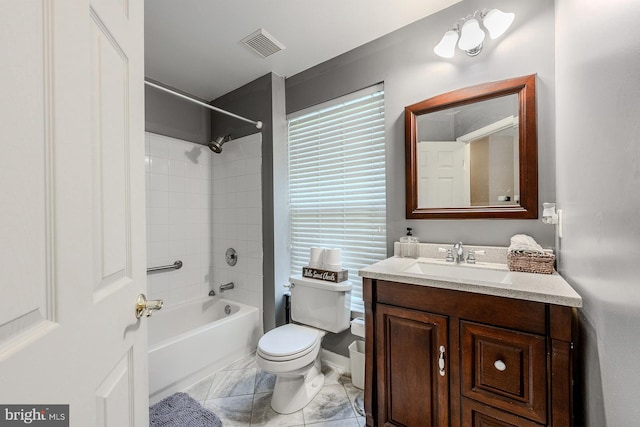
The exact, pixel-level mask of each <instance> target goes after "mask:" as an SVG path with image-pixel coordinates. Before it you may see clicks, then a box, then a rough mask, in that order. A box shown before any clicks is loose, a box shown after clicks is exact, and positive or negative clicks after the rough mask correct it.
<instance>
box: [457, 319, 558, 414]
mask: <svg viewBox="0 0 640 427" xmlns="http://www.w3.org/2000/svg"><path fill="white" fill-rule="evenodd" d="M460 341H461V342H460V345H461V350H462V351H461V353H462V361H461V363H462V378H461V388H462V395H463V396H466V397H469V398H472V399H475V400H477V401H479V402H483V403H486V404H488V405H491V406H494V407H496V408H500V409H504V410H506V411H508V412H511V413H514V414H518V415H521V416H523V417H526V418H528V419H530V420H534V421H537V422H539V423H543V424H544V423H546V420H547V386H546V384H547V368H546V349H545V347H546V346H545V338H544V337H542V336H539V335H533V334H527V333H523V332H518V331H512V330H509V329H503V328H496V327H492V326H487V325H481V324H478V323H472V322H464V321H461V322H460Z"/></svg>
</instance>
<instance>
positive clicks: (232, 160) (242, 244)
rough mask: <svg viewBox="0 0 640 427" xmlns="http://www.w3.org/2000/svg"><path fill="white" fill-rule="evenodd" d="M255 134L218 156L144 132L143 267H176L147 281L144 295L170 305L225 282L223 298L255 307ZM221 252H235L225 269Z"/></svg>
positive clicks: (258, 300)
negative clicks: (229, 284) (233, 260)
mask: <svg viewBox="0 0 640 427" xmlns="http://www.w3.org/2000/svg"><path fill="white" fill-rule="evenodd" d="M261 152H262V150H261V140H260V135H257V136H251V137H247V138H243V139H240V140H237V141H232V142H229V143H227V144H225V146H224V150H223V152H222V154H213V153H212V152H211V151H210V150H209V149H207V148H206V147H204V146H202V145H199V144H194V143H191V142H187V141H182V140H179V139H175V138H170V137H166V136H162V135H157V134H152V133H146V150H145V162H146V196H147V266H148V267H155V266H159V265H167V264H173V262H174V261H176V260H178V259H179V260H181V261H182V262H183V267H182V269H180V270H172V271H164V272H158V273H152V274H150V275H149V276H148V279H149V280H148V285H149V291H148V292H149V296H150V297H151V298H154V299H156V298H161V299H163V300H164V301H165V305H167V306H171V305H175V304H179V303H181V302H185V301H188V300H191V299H195V298H199V297H202V296H205V295H207V293H208V292H209V290H210V289H215V291H216V293H217V294H218V295H220V292H219V291H218V288H219V286H220V285H221V284H223V283H227V282H229V281H233V282H234V283H235V285H236V288H235V289H234V290H233V291H230V292H225V293H224V297H225V298H229V299H232V300H236V301H239V302H245V303H248V304H251V305H254V306H257V307H260V308H262V225H261V218H262V215H261V205H262V203H261V184H260V183H261V180H260V168H261ZM227 247H234V248H235V249H236V251H238V254H239V257H238V263H237V264H236V266H234V267H229V266H228V265H227V264H226V262H225V257H224V253H225V251H226V249H227Z"/></svg>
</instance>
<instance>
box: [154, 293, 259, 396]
mask: <svg viewBox="0 0 640 427" xmlns="http://www.w3.org/2000/svg"><path fill="white" fill-rule="evenodd" d="M227 306H229V307H230V308H231V312H230V313H229V314H225V307H227ZM261 336H262V327H261V326H260V319H259V310H258V309H257V308H256V307H251V306H248V305H245V304H240V303H237V302H234V301H229V300H225V299H217V298H211V297H207V298H203V299H199V300H195V301H190V302H187V303H184V304H180V305H178V306H175V307H172V308H169V309H163V310H160V311H158V312H156V313H154V315H153V316H152V317H151V318H150V319H149V400H150V403H151V404H153V403H155V402H157V401H159V400H160V399H162V398H163V397H166V396H168V395H170V394H172V393H175V392H177V391H182V390H183V389H184V388H186V387H188V386H190V385H192V384H194V383H196V382H197V381H199V380H200V379H202V378H204V377H205V376H207V375H209V374H212V373H214V372H216V371H218V370H220V369H222V368H224V367H225V366H227V365H229V364H230V363H231V362H233V361H235V360H237V359H240V358H242V357H244V356H246V355H248V354H250V353H252V352H253V351H255V350H256V347H257V345H258V340H259V339H260V337H261Z"/></svg>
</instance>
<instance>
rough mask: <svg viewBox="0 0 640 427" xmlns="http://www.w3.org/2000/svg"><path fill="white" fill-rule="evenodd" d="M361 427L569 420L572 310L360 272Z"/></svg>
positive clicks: (562, 423)
mask: <svg viewBox="0 0 640 427" xmlns="http://www.w3.org/2000/svg"><path fill="white" fill-rule="evenodd" d="M363 291H364V301H365V318H366V341H365V342H366V368H365V375H366V377H365V411H366V421H367V426H369V427H374V426H379V427H382V426H407V427H418V426H421V427H429V426H525V427H529V426H531V427H533V426H570V425H572V424H573V416H572V384H573V377H572V371H573V361H572V358H573V342H574V330H575V325H576V322H575V313H576V312H575V308H573V307H569V306H563V305H555V304H550V303H543V302H536V301H527V300H522V299H514V298H507V297H501V296H493V295H484V294H479V293H472V292H466V291H460V290H451V289H441V288H436V287H430V286H422V285H416V284H406V283H398V282H393V281H387V280H381V279H375V278H364V286H363Z"/></svg>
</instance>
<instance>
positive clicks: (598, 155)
mask: <svg viewBox="0 0 640 427" xmlns="http://www.w3.org/2000/svg"><path fill="white" fill-rule="evenodd" d="M639 17H640V2H638V1H637V0H618V1H615V2H610V1H606V0H592V1H589V2H585V1H581V0H562V1H557V2H556V19H557V24H556V31H557V38H556V43H557V44H556V49H557V50H556V67H557V68H556V79H557V88H558V89H557V94H556V96H557V99H556V103H557V118H556V122H557V125H556V139H557V172H556V174H557V194H558V199H557V201H558V206H559V208H561V209H562V210H563V213H564V216H563V218H564V221H563V222H564V224H563V238H562V239H561V240H560V242H559V249H560V264H559V266H560V272H561V274H562V275H563V276H564V277H565V278H566V279H567V280H568V281H569V282H570V283H571V284H572V285H573V286H574V287H575V288H576V290H577V291H578V292H579V293H580V294H581V295H582V297H583V300H584V308H583V309H582V310H581V311H580V319H581V329H582V337H581V338H582V341H581V344H580V347H579V348H580V362H581V366H582V374H581V375H580V377H579V378H578V379H579V381H580V383H579V384H578V387H577V389H578V390H579V391H580V392H581V394H582V403H583V406H584V413H583V416H584V417H583V419H582V420H579V421H580V424H583V425H588V426H593V427H601V426H605V425H608V426H630V425H638V422H639V421H638V420H640V405H639V404H638V402H639V400H638V384H640V357H639V355H640V334H639V332H638V331H639V327H640V262H639V260H640V220H639V219H638V217H639V212H640V190H638V189H639V188H640V120H639V119H638V117H639V116H638V115H639V113H640V78H639V77H638V75H639V74H638V73H639V70H640V27H639V26H638V25H637V19H638V18H639Z"/></svg>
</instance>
